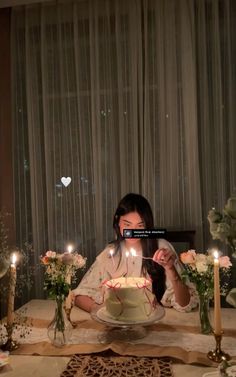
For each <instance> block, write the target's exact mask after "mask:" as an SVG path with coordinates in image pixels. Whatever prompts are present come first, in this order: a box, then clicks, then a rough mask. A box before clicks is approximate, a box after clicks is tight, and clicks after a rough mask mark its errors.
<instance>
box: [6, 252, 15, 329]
mask: <svg viewBox="0 0 236 377" xmlns="http://www.w3.org/2000/svg"><path fill="white" fill-rule="evenodd" d="M16 259H17V258H16V254H15V253H14V254H12V256H11V266H10V281H9V292H8V305H7V326H8V327H11V326H12V325H13V322H14V302H15V291H16Z"/></svg>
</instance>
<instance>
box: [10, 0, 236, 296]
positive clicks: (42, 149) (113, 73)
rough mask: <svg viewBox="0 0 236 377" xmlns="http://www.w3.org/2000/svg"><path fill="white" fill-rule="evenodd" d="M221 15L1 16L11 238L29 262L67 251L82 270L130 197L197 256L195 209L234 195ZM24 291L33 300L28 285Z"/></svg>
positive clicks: (188, 11)
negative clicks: (191, 243) (6, 37)
mask: <svg viewBox="0 0 236 377" xmlns="http://www.w3.org/2000/svg"><path fill="white" fill-rule="evenodd" d="M232 7H233V2H231V1H227V0H226V1H215V0H212V1H211V0H196V1H190V0H181V1H173V0H155V1H154V0H153V1H152V0H149V1H147V0H146V1H145V0H129V1H124V0H114V1H109V0H90V1H89V0H86V1H66V2H63V1H57V2H52V3H45V4H44V3H42V4H40V5H39V4H37V5H32V6H24V7H15V8H13V10H12V56H13V59H12V61H13V66H12V75H13V104H14V105H13V113H14V143H15V158H14V160H15V203H16V225H17V235H18V240H19V242H23V241H24V240H26V239H30V240H32V242H33V245H34V249H35V260H34V263H38V257H39V255H41V254H42V253H44V252H45V250H47V249H53V250H63V249H65V247H66V244H67V243H69V242H70V243H73V244H74V246H75V247H76V248H77V249H79V250H80V251H81V253H83V254H85V255H87V257H88V265H89V264H90V263H91V262H92V261H93V260H94V258H95V256H96V253H98V252H99V251H100V250H101V249H102V248H103V247H104V245H105V244H106V243H107V242H108V241H109V240H111V239H112V238H113V230H112V215H113V212H114V210H115V208H116V206H117V203H118V201H119V199H120V198H121V197H122V196H123V195H124V194H126V193H127V192H130V191H133V192H139V193H141V194H143V195H145V196H146V197H147V198H148V199H149V201H150V203H151V205H152V208H153V212H154V216H155V222H156V224H157V225H158V226H162V227H166V228H170V227H172V228H173V227H174V228H178V229H195V230H196V231H197V246H198V247H203V246H204V247H207V241H208V239H209V231H208V225H207V221H206V215H207V211H208V210H209V209H210V208H211V207H212V206H213V205H214V206H222V205H223V204H224V201H225V200H226V198H227V196H228V195H229V194H230V193H233V191H234V190H235V187H236V185H235V159H236V156H235V148H234V142H235V132H236V131H235V127H234V123H233V122H234V115H235V108H234V107H233V98H234V96H233V95H234V94H235V93H233V90H234V91H235V68H234V66H235V64H233V62H234V61H235V37H234V34H235V33H234V32H233V20H234V21H235V9H233V8H232ZM234 8H235V6H234ZM63 176H64V177H71V179H72V181H71V183H70V185H69V186H67V187H65V186H63V184H62V183H61V177H63ZM220 208H221V207H220ZM203 235H204V243H203ZM36 282H37V284H36V287H37V288H36V295H37V296H39V295H40V294H41V287H42V281H41V277H40V275H37V276H36Z"/></svg>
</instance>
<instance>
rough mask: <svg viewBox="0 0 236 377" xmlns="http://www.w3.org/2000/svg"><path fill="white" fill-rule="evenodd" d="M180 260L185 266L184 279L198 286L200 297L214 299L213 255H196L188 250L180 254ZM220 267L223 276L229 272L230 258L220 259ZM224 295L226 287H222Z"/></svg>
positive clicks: (222, 257)
mask: <svg viewBox="0 0 236 377" xmlns="http://www.w3.org/2000/svg"><path fill="white" fill-rule="evenodd" d="M180 260H181V262H182V263H183V264H184V266H185V270H184V272H183V273H182V276H183V279H187V278H189V280H190V281H191V282H192V283H194V284H195V285H196V289H197V292H198V294H199V295H205V296H207V297H208V298H210V299H211V298H212V297H213V293H214V272H213V268H214V256H213V255H212V254H211V253H208V254H202V253H196V251H195V250H188V251H187V252H184V253H181V254H180ZM219 266H220V271H221V274H226V275H227V273H228V272H229V268H230V267H231V266H232V263H231V262H230V259H229V257H228V256H220V257H219ZM221 290H222V294H225V293H226V292H225V290H226V287H224V286H223V287H221Z"/></svg>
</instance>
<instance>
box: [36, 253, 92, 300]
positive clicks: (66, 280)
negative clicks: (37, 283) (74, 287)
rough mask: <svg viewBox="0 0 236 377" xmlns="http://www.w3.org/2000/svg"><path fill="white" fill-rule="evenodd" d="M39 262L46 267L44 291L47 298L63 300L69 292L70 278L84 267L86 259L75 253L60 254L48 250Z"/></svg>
mask: <svg viewBox="0 0 236 377" xmlns="http://www.w3.org/2000/svg"><path fill="white" fill-rule="evenodd" d="M41 262H42V264H43V265H44V266H45V267H46V271H45V281H44V289H45V290H46V291H47V292H48V294H49V297H50V298H56V297H59V296H60V297H64V298H65V297H67V295H68V293H69V290H70V281H71V278H73V276H74V275H75V273H76V271H77V270H78V269H80V268H83V267H84V266H85V264H86V258H84V257H82V255H80V254H78V253H77V252H73V253H69V252H65V253H63V254H60V253H56V252H55V251H51V250H49V251H47V252H46V255H45V256H43V257H41Z"/></svg>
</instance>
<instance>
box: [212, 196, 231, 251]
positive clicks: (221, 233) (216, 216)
mask: <svg viewBox="0 0 236 377" xmlns="http://www.w3.org/2000/svg"><path fill="white" fill-rule="evenodd" d="M207 219H208V221H209V224H210V233H211V235H212V238H213V239H218V240H220V241H222V242H225V243H226V244H228V245H230V246H231V248H232V250H233V254H235V256H236V197H232V198H229V199H228V201H227V204H226V205H225V207H224V209H223V211H222V213H221V212H219V211H216V209H215V208H212V209H211V210H210V211H209V213H208V216H207Z"/></svg>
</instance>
